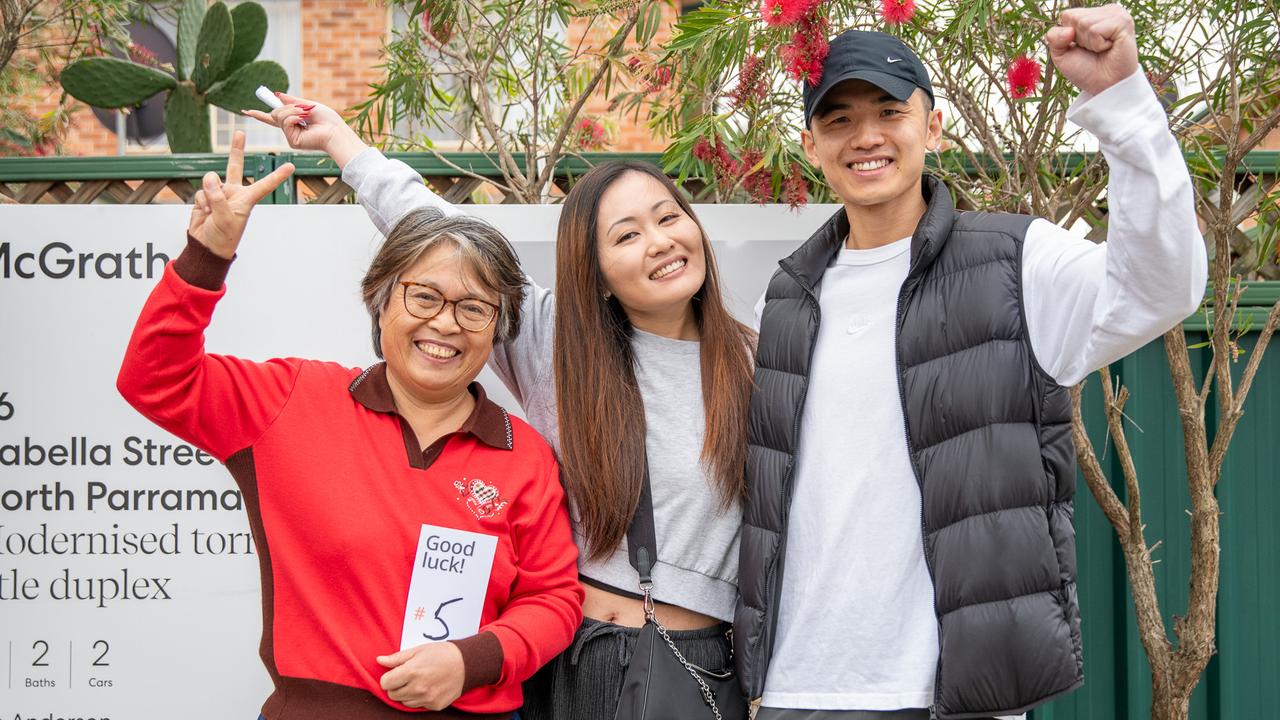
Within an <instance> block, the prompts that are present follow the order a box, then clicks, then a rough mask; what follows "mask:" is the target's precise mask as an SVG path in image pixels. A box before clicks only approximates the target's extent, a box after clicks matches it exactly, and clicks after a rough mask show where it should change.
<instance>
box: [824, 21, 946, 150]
mask: <svg viewBox="0 0 1280 720" xmlns="http://www.w3.org/2000/svg"><path fill="white" fill-rule="evenodd" d="M845 80H865V81H867V82H869V83H871V84H872V85H875V86H876V87H878V88H880V89H881V90H884V91H885V92H887V93H889V94H890V95H892V96H893V97H894V98H896V99H898V100H900V101H903V102H906V100H907V98H909V97H911V93H913V92H915V89H916V88H920V89H921V90H924V91H925V93H926V94H928V95H929V101H930V102H932V101H933V84H932V83H930V82H929V73H928V72H926V71H925V69H924V63H921V62H920V58H918V57H916V54H915V53H914V52H911V48H909V47H907V46H906V44H905V43H903V42H902V41H901V40H899V39H898V38H896V37H894V36H892V35H886V34H884V33H882V32H875V31H871V30H845V31H844V32H842V33H840V34H839V35H837V36H836V37H835V39H834V40H832V41H831V49H830V50H829V51H828V52H827V59H826V61H825V62H823V64H822V82H820V83H818V86H817V87H813V86H811V85H809V84H808V83H805V84H804V126H805V127H809V121H810V120H811V119H812V118H813V111H814V110H815V109H816V108H817V107H818V103H820V102H821V101H822V98H823V97H824V96H825V95H826V94H827V93H828V92H830V90H831V88H833V87H835V86H836V85H839V84H840V83H842V82H844V81H845Z"/></svg>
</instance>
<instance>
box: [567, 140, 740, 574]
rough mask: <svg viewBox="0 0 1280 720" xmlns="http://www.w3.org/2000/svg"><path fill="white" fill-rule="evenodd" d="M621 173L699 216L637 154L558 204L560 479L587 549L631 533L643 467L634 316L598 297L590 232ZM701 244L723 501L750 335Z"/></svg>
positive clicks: (714, 466) (734, 477)
mask: <svg viewBox="0 0 1280 720" xmlns="http://www.w3.org/2000/svg"><path fill="white" fill-rule="evenodd" d="M627 173H641V174H644V175H648V176H650V177H652V178H654V179H655V180H657V181H659V182H661V183H662V185H663V187H665V188H666V189H667V192H669V193H671V197H672V198H673V199H674V200H675V201H676V203H677V204H679V205H680V208H681V209H682V210H683V211H684V212H685V213H686V214H687V215H688V216H689V217H690V218H692V219H693V221H694V222H695V223H698V218H697V216H696V215H694V213H693V208H692V207H690V205H689V203H688V201H687V200H685V198H684V196H683V195H681V194H680V191H679V190H678V189H677V188H676V186H675V184H674V183H672V182H671V180H670V179H669V178H668V177H667V176H666V175H665V174H663V173H662V171H661V170H659V169H658V168H656V167H654V166H653V165H650V164H649V163H643V162H634V161H621V162H611V163H607V164H604V165H600V166H597V167H596V168H594V169H592V170H591V171H590V172H588V173H587V174H586V175H583V176H582V178H581V179H579V180H578V182H577V183H576V184H574V186H573V189H572V190H571V191H570V192H569V195H568V197H566V198H565V202H564V207H563V209H562V210H561V213H560V225H559V230H558V232H557V243H556V324H555V353H554V357H555V361H554V362H555V380H556V399H557V401H558V405H559V419H560V458H561V477H562V478H563V479H564V484H565V487H566V489H567V491H568V494H569V498H570V500H571V501H572V503H573V505H574V509H575V510H576V513H577V516H578V531H579V532H580V533H581V534H582V535H583V536H584V537H585V538H586V545H587V547H586V553H587V557H588V558H590V559H600V558H603V557H605V556H607V555H609V554H610V553H612V552H613V551H614V550H615V549H617V547H618V546H619V544H620V543H621V542H622V538H623V537H625V536H626V532H627V526H628V525H629V524H630V522H631V516H632V515H633V514H634V513H635V509H636V504H637V503H638V502H639V498H640V486H641V483H642V482H643V477H644V476H643V473H644V467H645V416H644V404H643V403H642V401H641V398H640V388H639V386H638V385H637V383H636V376H635V371H634V362H635V358H634V356H633V354H632V349H631V334H632V327H631V322H630V320H628V318H627V315H626V313H625V311H624V310H623V308H622V306H621V305H620V304H619V303H618V301H617V299H616V298H614V299H606V298H605V283H604V275H603V274H602V273H601V271H600V256H599V252H598V245H597V238H596V223H597V221H598V219H599V210H600V198H601V197H602V196H603V195H604V193H605V191H606V190H608V188H609V186H610V185H612V184H613V183H614V182H615V181H617V180H618V179H619V178H621V177H622V176H624V175H626V174H627ZM698 228H699V230H701V229H702V224H701V223H698ZM702 249H703V254H704V255H705V256H706V279H705V280H704V281H703V284H702V287H701V288H700V289H699V290H698V292H697V293H695V294H694V297H693V313H694V318H695V320H696V322H697V323H698V328H699V331H700V335H701V357H702V360H701V365H702V399H703V407H704V414H705V419H706V431H705V434H704V438H703V443H702V455H701V460H702V466H703V467H704V468H705V469H706V470H707V474H708V475H709V476H710V477H711V478H712V481H713V484H714V486H715V489H716V491H717V493H718V495H719V496H720V500H721V505H722V507H727V506H729V505H730V504H731V503H732V502H733V501H734V500H735V499H739V498H741V497H742V495H743V493H744V468H745V465H746V456H747V450H746V429H747V421H746V418H747V403H748V402H749V400H750V397H751V382H752V381H751V370H752V369H751V351H750V348H751V347H752V346H753V344H754V342H755V333H754V332H752V331H751V329H750V328H748V327H747V326H745V325H743V324H742V323H740V322H738V321H737V320H734V319H733V316H732V315H730V314H729V311H728V309H727V308H725V305H724V299H723V297H722V295H721V291H720V275H719V272H718V271H717V270H716V264H715V257H714V255H713V254H712V252H711V243H710V242H708V241H707V236H706V232H705V231H704V232H702Z"/></svg>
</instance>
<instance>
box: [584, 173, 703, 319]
mask: <svg viewBox="0 0 1280 720" xmlns="http://www.w3.org/2000/svg"><path fill="white" fill-rule="evenodd" d="M595 235H596V250H597V253H598V257H599V259H600V272H601V274H602V275H603V276H604V282H605V287H606V289H607V290H608V291H609V292H610V293H612V294H613V295H614V296H615V297H616V298H617V299H618V302H619V303H621V305H622V307H623V309H624V310H626V312H627V317H628V318H629V319H630V320H631V322H632V324H633V325H636V326H637V327H640V328H641V329H647V328H646V322H645V320H646V319H647V318H655V317H664V316H665V317H674V316H684V315H688V314H690V313H691V308H692V306H691V301H692V299H693V296H694V295H695V294H696V293H697V292H698V290H700V289H701V288H702V284H703V282H704V281H705V280H706V275H707V266H706V250H705V248H704V245H703V235H702V228H701V227H699V226H698V223H697V222H696V221H695V220H694V219H693V217H691V216H690V215H689V214H688V213H686V212H685V211H684V209H683V208H681V207H680V204H679V203H677V202H676V201H675V199H674V198H673V197H672V196H671V193H670V192H669V191H668V190H667V188H666V187H664V186H663V185H662V183H661V182H659V181H658V180H657V179H656V178H653V177H650V176H648V175H646V174H644V173H640V172H627V173H625V174H623V175H621V176H619V177H618V179H617V180H615V181H614V182H613V184H612V185H610V186H609V188H608V189H607V190H605V191H604V193H603V194H602V195H601V196H600V202H599V212H598V215H597V219H596V227H595Z"/></svg>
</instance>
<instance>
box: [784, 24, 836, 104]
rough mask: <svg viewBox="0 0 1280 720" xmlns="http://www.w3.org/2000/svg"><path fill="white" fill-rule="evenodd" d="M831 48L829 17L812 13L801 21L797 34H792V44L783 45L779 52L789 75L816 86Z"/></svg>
mask: <svg viewBox="0 0 1280 720" xmlns="http://www.w3.org/2000/svg"><path fill="white" fill-rule="evenodd" d="M830 49H831V45H830V43H828V42H827V19H826V18H825V17H823V16H822V15H820V14H818V13H812V14H810V15H808V16H806V17H805V19H804V20H803V21H801V23H800V26H799V28H798V29H797V30H796V32H795V34H794V35H792V36H791V44H789V45H783V46H782V49H781V50H779V53H780V54H781V55H782V62H783V64H784V65H785V67H786V70H787V74H788V75H790V76H791V77H792V78H794V79H796V80H798V81H801V82H807V83H809V84H810V85H812V86H815V87H816V86H817V84H818V83H819V82H821V81H822V66H823V63H825V62H826V60H827V52H828V51H829V50H830Z"/></svg>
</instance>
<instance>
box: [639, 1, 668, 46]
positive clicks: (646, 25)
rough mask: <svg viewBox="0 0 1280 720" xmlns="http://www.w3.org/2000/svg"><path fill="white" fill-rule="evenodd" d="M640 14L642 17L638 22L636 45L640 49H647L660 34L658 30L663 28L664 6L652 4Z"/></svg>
mask: <svg viewBox="0 0 1280 720" xmlns="http://www.w3.org/2000/svg"><path fill="white" fill-rule="evenodd" d="M638 12H639V13H641V15H640V20H639V21H638V22H636V43H637V44H639V45H640V47H646V46H648V45H649V43H650V42H652V41H653V38H654V36H655V35H657V34H658V28H659V27H661V26H662V5H661V4H660V3H657V2H651V3H649V6H648V7H646V8H643V9H641V10H639V11H638Z"/></svg>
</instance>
